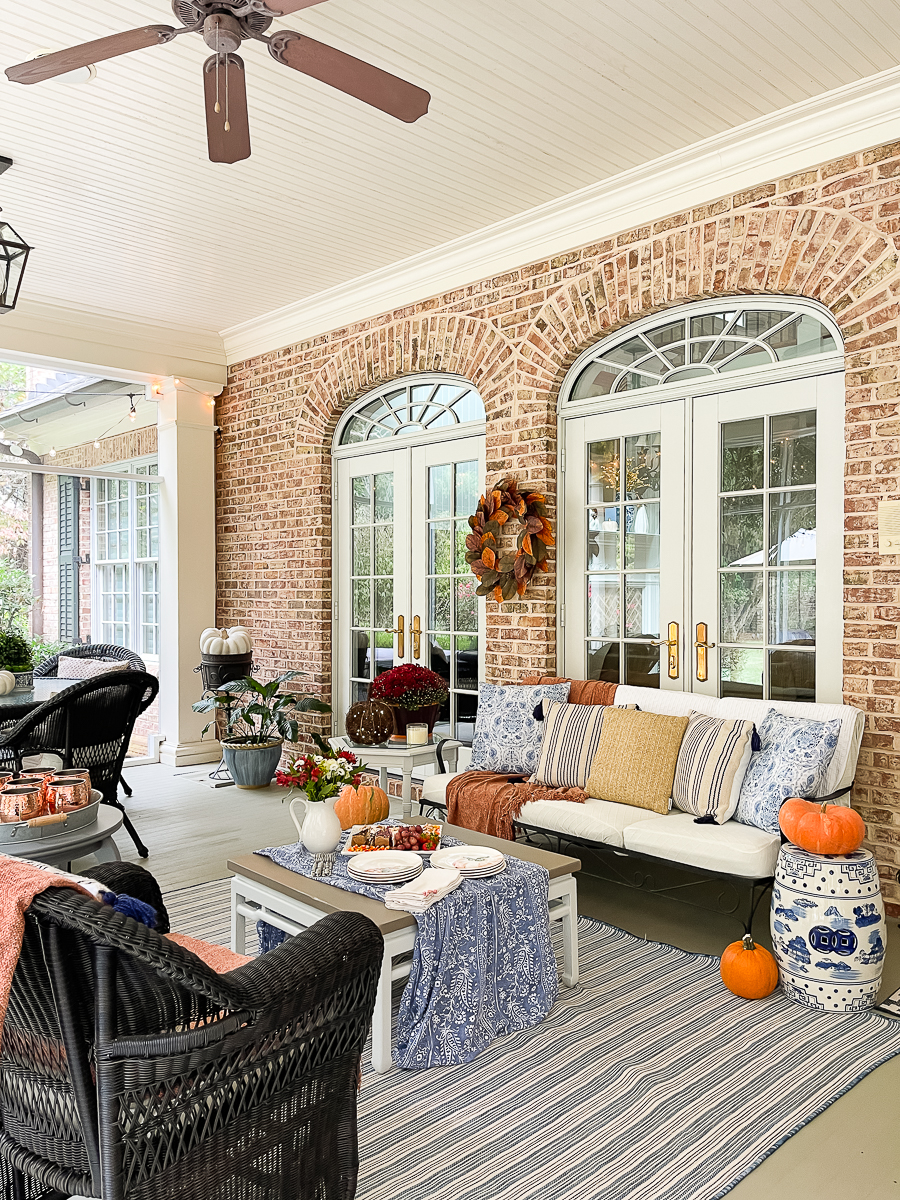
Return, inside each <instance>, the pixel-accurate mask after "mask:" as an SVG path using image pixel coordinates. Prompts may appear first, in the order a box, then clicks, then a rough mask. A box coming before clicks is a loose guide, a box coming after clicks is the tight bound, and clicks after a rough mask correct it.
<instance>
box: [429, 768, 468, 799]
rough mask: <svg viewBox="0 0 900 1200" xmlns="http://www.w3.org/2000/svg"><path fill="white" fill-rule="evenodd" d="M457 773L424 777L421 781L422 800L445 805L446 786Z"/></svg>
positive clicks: (449, 772)
mask: <svg viewBox="0 0 900 1200" xmlns="http://www.w3.org/2000/svg"><path fill="white" fill-rule="evenodd" d="M459 774H460V772H459V771H448V772H447V773H446V774H444V775H426V776H425V778H424V779H423V780H422V799H423V800H433V801H434V803H435V804H446V803H447V784H448V783H449V782H450V780H451V779H453V778H454V776H456V775H459Z"/></svg>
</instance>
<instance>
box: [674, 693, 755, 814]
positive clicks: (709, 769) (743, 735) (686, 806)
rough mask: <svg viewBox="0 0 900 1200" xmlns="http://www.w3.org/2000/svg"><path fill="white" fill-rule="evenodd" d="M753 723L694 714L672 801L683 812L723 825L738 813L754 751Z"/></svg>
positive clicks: (682, 750)
mask: <svg viewBox="0 0 900 1200" xmlns="http://www.w3.org/2000/svg"><path fill="white" fill-rule="evenodd" d="M753 728H754V726H753V722H752V721H723V720H720V719H719V718H718V717H705V716H703V714H702V713H696V712H693V713H691V715H690V720H689V721H688V727H687V729H686V731H685V734H684V739H683V740H682V743H681V749H680V750H679V751H678V763H677V765H676V767H675V781H674V783H673V784H672V800H673V801H674V803H675V807H676V808H680V809H681V811H682V812H686V813H693V815H694V816H695V817H705V818H706V819H707V820H709V819H710V818H712V821H714V822H715V824H716V825H722V824H724V822H725V821H727V820H728V818H729V817H730V816H732V814H733V813H734V811H735V809H736V808H737V805H738V799H739V798H740V794H741V785H742V784H743V782H744V776H745V775H746V774H747V767H748V766H749V765H750V755H751V753H752V751H753V746H752V742H753Z"/></svg>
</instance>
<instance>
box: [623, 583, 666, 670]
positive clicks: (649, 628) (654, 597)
mask: <svg viewBox="0 0 900 1200" xmlns="http://www.w3.org/2000/svg"><path fill="white" fill-rule="evenodd" d="M625 636H626V637H632V638H634V637H637V638H639V637H650V638H658V637H659V573H658V572H657V573H655V574H653V575H626V576H625ZM627 661H628V658H627V652H626V662H627Z"/></svg>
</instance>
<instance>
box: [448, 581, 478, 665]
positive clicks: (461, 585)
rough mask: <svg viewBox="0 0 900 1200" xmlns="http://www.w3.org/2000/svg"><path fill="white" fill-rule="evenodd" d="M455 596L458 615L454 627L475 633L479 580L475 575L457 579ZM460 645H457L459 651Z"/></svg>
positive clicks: (476, 627) (476, 628) (476, 629)
mask: <svg viewBox="0 0 900 1200" xmlns="http://www.w3.org/2000/svg"><path fill="white" fill-rule="evenodd" d="M454 582H455V589H454V590H455V597H456V615H455V618H454V622H453V625H454V628H455V629H458V630H471V631H472V632H473V633H476V632H477V631H478V603H477V597H476V595H475V588H476V587H477V581H476V579H475V577H474V576H472V575H470V576H469V577H468V578H466V577H465V576H462V577H460V578H459V579H456V580H455V581H454ZM458 650H459V647H458V645H457V653H458Z"/></svg>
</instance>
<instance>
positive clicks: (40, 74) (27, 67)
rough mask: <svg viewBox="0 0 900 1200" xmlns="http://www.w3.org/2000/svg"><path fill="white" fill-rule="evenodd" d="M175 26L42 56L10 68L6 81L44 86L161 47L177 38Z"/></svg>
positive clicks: (154, 27)
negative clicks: (72, 73) (82, 69)
mask: <svg viewBox="0 0 900 1200" xmlns="http://www.w3.org/2000/svg"><path fill="white" fill-rule="evenodd" d="M175 33H176V31H175V30H174V29H173V28H172V26H171V25H145V26H144V27H143V28H142V29H129V30H128V31H127V32H126V33H114V34H113V35H112V36H111V37H105V38H98V39H97V41H96V42H85V43H84V44H83V45H81V46H70V47H69V49H68V50H57V51H56V52H55V53H54V54H42V55H41V57H40V58H32V59H31V60H30V62H24V63H19V64H18V65H17V66H15V67H7V68H6V77H7V79H11V80H12V82H13V83H41V82H42V81H43V80H45V79H53V78H54V77H55V76H57V75H65V73H66V72H67V71H77V70H78V68H79V67H89V66H90V65H91V64H92V63H98V62H102V61H103V60H104V59H105V58H116V57H118V55H120V54H128V53H130V51H132V50H145V49H146V48H147V47H149V46H161V45H163V44H164V43H165V42H170V41H171V40H172V38H173V37H175Z"/></svg>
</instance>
